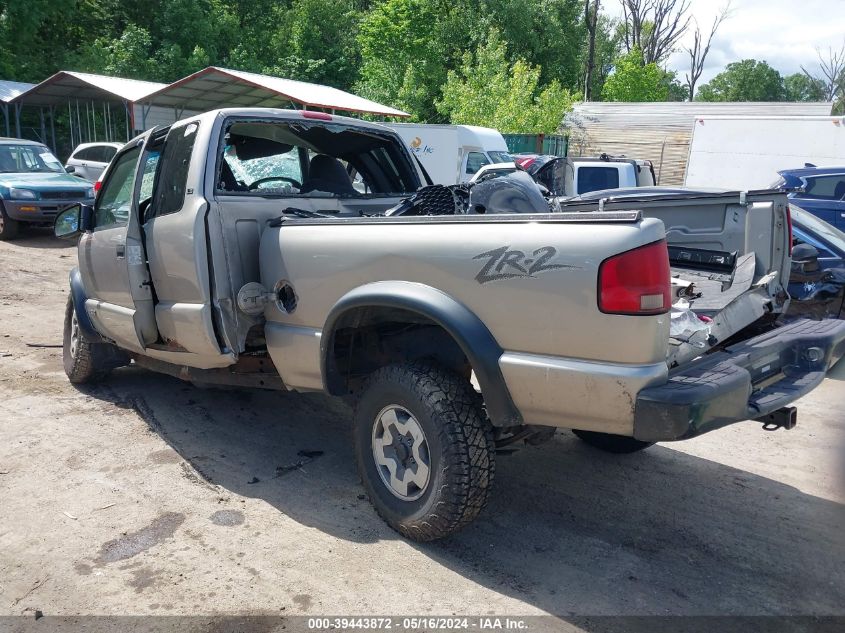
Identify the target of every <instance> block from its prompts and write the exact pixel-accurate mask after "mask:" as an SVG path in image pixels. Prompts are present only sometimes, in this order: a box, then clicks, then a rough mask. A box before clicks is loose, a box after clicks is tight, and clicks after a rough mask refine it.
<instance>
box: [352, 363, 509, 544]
mask: <svg viewBox="0 0 845 633" xmlns="http://www.w3.org/2000/svg"><path fill="white" fill-rule="evenodd" d="M353 432H354V446H355V456H356V459H357V462H358V472H359V474H360V476H361V480H362V482H363V484H364V488H365V489H366V491H367V494H368V495H369V498H370V501H371V502H372V504H373V506H375V509H376V511H377V512H378V513H379V515H380V516H381V517H382V518H383V519H384V520H385V521H386V522H387V523H388V524H389V525H390V526H391V527H392V528H394V529H395V530H397V531H398V532H399V533H400V534H402V535H403V536H405V537H407V538H410V539H413V540H415V541H432V540H435V539H438V538H442V537H444V536H448V535H450V534H452V533H454V532H456V531H457V530H459V529H461V528H462V527H463V526H465V525H467V524H468V523H470V522H471V521H472V520H473V519H475V517H476V516H478V514H479V513H480V512H481V510H482V509H483V508H484V506H485V505H486V503H487V499H488V496H489V494H490V490H491V487H492V483H493V471H494V454H495V443H494V440H493V429H492V426H491V424H490V422H489V420H488V419H487V416H486V415H485V414H484V411H483V409H482V407H481V399H480V397H479V396H478V394H477V393H475V391H474V390H473V389H472V387H471V385H470V384H469V382H468V381H466V380H464V379H462V378H461V377H460V376H458V375H456V374H453V373H452V372H450V371H448V370H446V369H444V368H442V367H439V366H436V365H430V364H424V363H410V364H400V365H390V366H387V367H383V368H381V369H379V370H377V371H376V372H375V373H373V374H372V375H371V376H370V377H369V378H368V379H367V382H366V384H365V385H364V387H363V388H362V390H361V393H360V397H359V398H358V400H357V403H356V406H355V417H354V429H353Z"/></svg>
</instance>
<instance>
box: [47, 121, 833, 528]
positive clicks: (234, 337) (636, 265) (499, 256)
mask: <svg viewBox="0 0 845 633" xmlns="http://www.w3.org/2000/svg"><path fill="white" fill-rule="evenodd" d="M351 170H354V172H355V173H356V174H357V175H360V177H361V179H362V182H363V185H364V187H365V190H366V191H367V192H368V193H367V194H365V195H364V194H361V193H360V191H358V190H357V189H356V188H355V187H354V186H353V182H352V178H351V177H350V171H351ZM514 176H516V177H517V179H521V180H522V181H523V182H524V183H525V185H526V187H525V189H524V191H519V190H508V188H507V181H508V179H510V178H511V175H505V176H502V177H501V178H493V179H490V180H486V181H483V182H480V183H478V184H476V185H474V186H473V187H471V188H469V191H468V195H467V196H464V195H462V194H461V192H462V191H466V188H465V187H464V186H457V185H455V186H453V187H452V188H449V187H444V186H442V185H435V186H428V187H423V186H422V182H423V178H422V172H421V170H419V168H418V165H417V164H416V162H415V161H414V160H413V156H412V154H411V153H410V152H409V151H408V149H407V148H406V146H405V143H404V142H403V141H402V139H401V138H400V137H399V135H397V134H396V132H394V131H393V130H391V129H390V128H388V127H385V126H382V125H378V124H375V123H370V122H366V121H361V120H358V119H351V118H347V117H338V116H334V115H330V114H327V113H322V112H308V111H301V110H300V111H294V110H287V111H286V110H276V109H261V108H243V109H225V110H213V111H210V112H205V113H203V114H199V115H196V116H192V117H189V118H187V119H185V120H182V121H179V122H177V123H174V124H173V125H172V126H170V127H166V128H155V129H153V130H150V131H148V132H146V133H144V134H143V135H141V136H139V137H138V138H136V139H135V140H134V141H133V142H130V143H128V144H127V145H126V146H125V147H124V148H123V149H121V150H120V151H119V152H118V154H117V156H115V158H114V160H113V161H112V162H111V164H110V165H109V167H108V168H107V169H106V172H105V175H104V177H103V184H102V187H101V189H100V191H99V193H98V196H97V200H96V205H95V206H94V207H90V206H81V205H80V206H75V207H74V208H71V209H67V210H65V211H64V212H63V213H62V214H61V216H59V217H58V218H57V220H56V225H55V230H56V234H57V235H58V236H60V237H67V238H72V239H76V238H79V242H78V256H79V257H78V261H79V267H78V269H75V270H73V271H72V272H71V275H70V293H69V297H68V303H67V305H66V312H65V329H64V349H63V362H64V369H65V372H66V374H67V375H68V378H69V379H70V380H71V381H72V382H73V383H86V382H91V381H94V380H98V379H102V378H104V377H105V376H106V375H107V374H108V372H109V371H110V370H112V369H115V368H117V367H120V366H122V365H126V364H129V363H133V364H135V365H137V366H139V367H144V368H148V369H150V370H153V371H159V372H164V373H167V374H170V375H173V376H178V377H180V378H182V379H186V380H192V381H196V382H202V383H205V384H219V385H228V386H241V387H253V388H263V389H279V390H292V391H322V392H326V393H328V394H331V395H334V396H337V397H343V398H346V399H348V400H349V401H350V403H352V404H354V412H353V416H352V424H351V427H352V429H351V430H352V433H351V437H350V443H351V444H352V449H353V450H352V452H353V453H354V454H355V457H356V459H357V462H358V472H359V475H360V477H361V480H362V482H363V486H364V489H365V490H366V492H367V493H368V495H369V498H370V500H371V502H372V503H373V505H374V506H375V509H376V510H377V512H378V513H379V514H380V515H381V516H382V517H383V518H384V519H385V520H386V521H387V523H388V524H390V525H391V526H392V527H394V528H395V529H396V530H398V531H399V532H400V533H402V534H403V535H405V536H407V537H409V538H412V539H415V540H420V541H428V540H432V539H436V538H440V537H444V536H447V535H449V534H451V533H453V532H455V531H456V530H458V529H460V528H461V527H463V526H465V525H466V524H468V523H469V522H471V521H472V520H473V519H475V518H476V516H477V515H478V514H479V512H480V511H481V510H482V508H483V507H484V506H485V504H486V502H487V499H488V497H489V495H490V492H491V487H492V482H493V472H494V468H495V460H496V450H497V448H498V447H502V446H505V445H507V444H511V443H515V442H522V441H526V442H531V443H539V442H541V441H544V440H546V439H550V438H551V437H552V435H553V434H554V432H555V430H556V429H557V428H569V429H573V430H574V432H575V433H576V435H577V436H578V437H579V438H581V439H582V440H583V441H584V442H586V443H588V444H589V445H591V446H593V447H596V448H598V449H601V450H605V451H609V452H615V453H620V452H633V451H638V450H642V449H645V448H647V447H649V446H651V445H652V444H653V443H655V442H661V441H670V440H682V439H687V438H691V437H695V436H697V435H701V434H702V433H707V432H710V431H713V430H715V429H718V428H721V427H723V426H726V425H728V424H732V423H734V422H740V421H743V420H748V419H755V420H758V421H761V422H763V423H764V424H767V425H769V426H774V427H778V426H781V427H786V428H791V427H792V426H794V424H795V419H796V418H795V416H796V412H795V408H794V407H790V406H788V405H790V404H791V403H792V402H793V401H794V400H796V399H797V398H799V397H801V396H803V395H804V394H806V393H808V392H810V391H811V390H812V389H813V388H815V387H816V386H817V385H818V384H819V383H820V382H821V381H822V380H823V378H824V376H825V373H826V372H827V370H828V368H829V367H830V366H831V365H832V364H833V363H834V362H835V361H837V360H838V359H839V358H840V357H842V356H843V354H845V322H843V321H834V320H828V321H827V322H823V323H822V324H821V325H820V324H819V322H816V321H810V320H799V321H796V322H795V323H792V324H789V325H787V326H784V327H780V328H776V329H772V328H770V327H763V326H767V325H768V320H769V319H773V318H776V317H777V316H778V315H779V314H780V313H781V312H782V310H783V309H785V307H786V305H785V301H784V299H785V298H786V293H785V292H784V288H785V285H786V283H787V281H788V265H789V255H788V251H789V248H788V247H789V228H788V222H787V219H788V216H787V212H786V208H787V204H786V196H785V194H784V193H783V192H779V191H773V192H749V193H747V194H746V193H742V194H740V193H737V192H732V193H722V194H717V195H712V196H708V195H703V194H698V193H696V194H694V195H692V196H690V195H678V196H674V197H672V199H670V200H656V201H649V200H642V199H636V200H633V201H628V202H626V203H621V204H620V203H615V204H613V205H611V206H613V207H614V209H613V213H608V212H607V210H602V209H601V208H599V207H600V206H601V205H599V204H595V203H591V205H592V206H593V207H595V208H593V209H586V210H583V211H585V212H581V213H548V212H544V211H548V204H547V203H546V201H545V200H544V199H543V196H541V195H540V193H539V189H538V188H537V187H536V185H535V183H534V181H532V180H531V179H530V177H529V176H528V175H526V174H524V173H522V172H519V173H518V174H514ZM479 192H480V193H481V194H484V193H485V192H486V195H487V197H486V199H485V201H484V202H483V203H481V202H475V203H474V201H473V195H474V194H476V195H478V194H479ZM517 193H519V195H516V194H517ZM517 199H519V200H522V201H523V202H525V203H526V206H525V211H526V212H525V213H522V214H519V213H500V212H501V211H508V210H517V209H515V207H514V204H513V203H512V202H511V201H512V200H517ZM532 199H533V200H534V202H533V203H531V200H532ZM481 206H484V209H483V210H482V209H481V208H479V207H481ZM751 209H753V214H754V222H752V221H751V219H750V218H749V215H750V213H751V211H750V210H751ZM724 218H731V219H732V221H729V222H724V223H723V222H721V220H723V219H724ZM734 218H736V221H733V219H734ZM688 229H690V230H688ZM752 230H753V240H752V238H751V236H750V235H749V232H750V231H752ZM752 242H753V247H750V246H747V245H749V244H751V243H752ZM695 246H699V247H700V249H699V250H701V249H705V248H722V250H727V249H728V248H731V249H736V250H738V251H739V252H738V256H739V257H741V258H742V261H743V262H746V263H747V262H749V261H751V262H752V266H751V267H750V269H749V268H748V266H747V265H745V264H743V265H745V268H744V269H743V270H744V271H746V272H747V273H748V274H747V275H745V276H744V277H743V279H742V281H743V284H745V285H743V286H742V287H741V288H739V289H737V288H733V290H734V292H732V293H731V294H730V296H729V297H725V296H724V295H726V294H727V293H724V292H723V291H722V284H720V283H711V284H710V285H709V286H707V287H703V288H702V290H701V293H702V297H703V298H705V297H704V296H703V295H704V293H706V294H707V297H706V299H707V300H708V301H709V306H710V307H709V309H705V310H702V311H701V313H702V315H704V316H707V317H710V318H711V319H712V320H711V323H712V336H710V337H707V338H705V340H703V341H698V340H696V341H691V340H689V339H686V340H684V339H681V338H678V337H674V338H673V337H672V336H671V329H670V323H669V321H670V311H671V308H672V305H671V304H672V296H673V292H674V285H673V282H672V280H671V279H670V268H669V266H670V251H671V250H672V249H678V250H681V251H693V250H696V249H695V248H694V247H695ZM750 248H765V249H767V252H768V253H770V257H768V258H766V259H762V258H761V259H760V260H759V266H754V265H753V253H750V252H749V253H746V252H745V251H746V250H750ZM707 275H708V276H709V277H712V276H713V273H712V272H708V273H707ZM702 278H704V276H703V275H702ZM746 282H747V283H746ZM727 303H729V304H730V306H729V309H723V308H724V307H725V305H726V304H727ZM761 320H762V323H761V329H760V330H757V331H755V332H752V331H751V329H750V326H752V325H755V324H757V323H758V322H760V321H761ZM696 323H699V320H697V319H696ZM726 341H730V343H726Z"/></svg>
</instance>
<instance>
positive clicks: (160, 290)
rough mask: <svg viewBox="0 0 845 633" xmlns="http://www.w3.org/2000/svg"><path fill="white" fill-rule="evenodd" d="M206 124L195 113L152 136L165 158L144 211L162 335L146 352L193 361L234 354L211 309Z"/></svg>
mask: <svg viewBox="0 0 845 633" xmlns="http://www.w3.org/2000/svg"><path fill="white" fill-rule="evenodd" d="M209 128H210V126H208V125H205V124H203V123H200V122H198V121H190V120H189V121H185V122H179V123H176V124H174V125H173V126H172V127H171V128H170V130H169V131H168V132H167V136H166V137H165V138H161V135H159V138H157V139H155V140H154V141H153V143H154V144H155V148H156V149H157V151H158V152H159V153H160V154H161V159H160V164H159V166H158V169H157V172H156V177H155V183H154V185H153V190H152V194H151V195H150V198H149V201H148V202H147V203H146V204H147V205H148V206H147V207H146V208H145V210H144V218H143V222H144V224H143V229H144V235H145V237H146V254H147V260H148V262H149V271H150V275H151V277H152V284H153V288H155V295H156V303H155V323H156V327H157V329H158V332H159V336H160V338H161V344H160V345H157V346H156V347H155V348H154V349H153V350H151V351H149V352H148V353H149V355H150V356H153V357H155V358H159V359H161V360H166V361H168V362H173V363H179V364H184V365H190V366H192V367H220V366H225V365H228V364H231V363H232V362H234V358H233V357H232V356H231V355H229V354H224V353H223V352H222V350H221V348H220V345H219V344H218V341H217V339H216V334H215V331H214V324H213V316H212V290H211V275H210V268H209V266H210V264H209V250H208V249H209V248H210V244H209V242H208V241H207V227H206V213H207V211H208V202H207V201H206V199H205V197H204V192H203V188H202V182H203V178H204V173H205V168H206V161H205V160H204V158H205V156H203V154H202V153H201V152H204V151H205V148H206V147H208V142H209V140H208V137H209V135H210V129H209ZM198 138H201V139H202V140H198ZM195 148H197V149H196V153H197V154H198V156H197V157H196V158H194V153H195V151H194V150H195ZM151 151H152V150H151ZM218 248H223V245H222V244H219V246H218Z"/></svg>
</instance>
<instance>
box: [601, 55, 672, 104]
mask: <svg viewBox="0 0 845 633" xmlns="http://www.w3.org/2000/svg"><path fill="white" fill-rule="evenodd" d="M642 60H643V56H642V52H641V51H640V50H639V49H638V48H632V49H631V51H630V52H629V53H626V54H625V55H622V56H620V57H619V58H618V59H617V60H616V64H615V66H614V69H613V73H611V75H610V76H609V77H608V78H607V80H606V81H605V82H604V89H603V90H602V98H603V99H604V100H605V101H666V99H667V98H668V96H669V84H670V83H671V79H669V80H667V76H666V71H664V70H662V69H661V68H660V67H658V65H657V64H655V63H651V64H643V61H642Z"/></svg>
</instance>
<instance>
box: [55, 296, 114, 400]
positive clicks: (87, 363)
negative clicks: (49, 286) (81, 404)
mask: <svg viewBox="0 0 845 633" xmlns="http://www.w3.org/2000/svg"><path fill="white" fill-rule="evenodd" d="M127 362H128V359H127V358H125V356H124V354H123V353H122V352H121V351H120V350H119V349H117V348H116V347H115V346H114V345H112V344H110V343H94V342H92V341H89V340H88V339H86V338H85V335H84V334H83V333H82V330H81V329H80V327H79V319H78V318H77V316H76V309H75V308H74V305H73V297H71V296H69V297H68V300H67V308H66V309H65V327H64V339H63V341H62V364H63V365H64V370H65V374H67V377H68V380H70V381H71V382H72V383H73V384H75V385H81V384H85V383H90V382H96V381H98V380H102V379H103V378H104V377H105V376H106V375H107V374H108V373H109V372H110V371H111V370H112V369H114V368H115V367H120V366H121V365H125V364H126V363H127Z"/></svg>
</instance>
